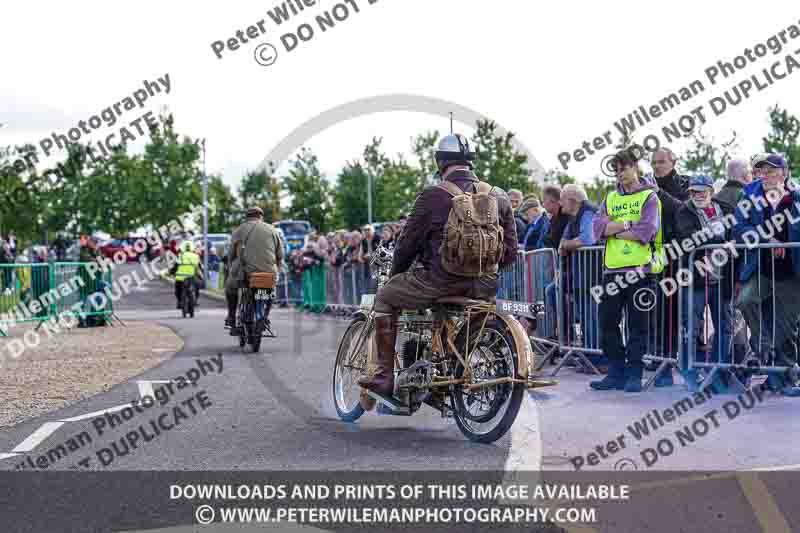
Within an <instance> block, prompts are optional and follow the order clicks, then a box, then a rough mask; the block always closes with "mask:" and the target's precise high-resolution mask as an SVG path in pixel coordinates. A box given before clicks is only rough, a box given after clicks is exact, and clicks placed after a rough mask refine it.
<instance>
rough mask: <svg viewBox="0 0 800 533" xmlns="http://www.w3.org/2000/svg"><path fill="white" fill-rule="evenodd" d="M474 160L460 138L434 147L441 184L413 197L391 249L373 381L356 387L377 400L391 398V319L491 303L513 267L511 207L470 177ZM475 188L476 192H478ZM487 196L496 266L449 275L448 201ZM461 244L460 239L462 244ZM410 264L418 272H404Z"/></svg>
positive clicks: (379, 304)
mask: <svg viewBox="0 0 800 533" xmlns="http://www.w3.org/2000/svg"><path fill="white" fill-rule="evenodd" d="M474 157H475V154H474V153H473V152H471V151H470V149H469V143H468V141H467V139H466V138H465V137H464V136H463V135H460V134H451V135H447V136H445V137H444V138H442V139H441V141H440V142H439V144H438V147H437V150H436V153H435V159H436V165H437V167H438V169H439V171H438V173H437V176H440V177H441V180H442V181H441V182H440V183H438V184H435V185H431V186H429V187H427V188H426V189H425V190H424V191H423V192H422V193H421V194H420V195H419V196H417V199H416V202H415V204H414V209H413V211H412V213H411V216H410V218H409V219H408V222H407V223H406V225H405V228H404V229H403V233H402V235H401V236H400V238H399V241H398V242H397V243H396V245H395V251H394V262H393V266H392V272H391V276H390V279H389V281H388V282H387V283H386V285H384V286H383V287H382V288H381V289H380V290H379V291H378V293H377V295H376V296H375V305H374V310H375V312H376V318H375V329H376V343H377V348H378V350H377V361H375V363H376V364H375V366H374V369H373V370H374V373H373V375H371V376H370V375H368V373H367V372H365V374H364V375H363V376H362V377H361V378H360V379H359V385H361V386H362V387H364V388H366V389H369V390H371V391H373V392H375V393H377V394H380V395H383V396H391V395H392V393H393V392H394V360H395V342H396V339H397V316H398V313H399V312H400V311H401V310H403V309H426V308H429V307H430V306H431V305H432V304H433V303H434V302H435V301H436V300H437V299H439V298H443V297H445V296H463V297H468V298H473V299H482V300H489V301H491V300H493V299H494V297H495V295H496V293H497V280H498V276H497V269H496V266H497V265H498V263H499V266H500V267H504V266H507V265H509V264H511V263H512V262H513V261H514V258H515V256H516V251H517V230H516V222H515V221H514V213H513V211H512V209H511V202H510V200H509V198H508V196H507V195H506V193H505V192H504V191H503V190H502V189H499V188H497V187H491V186H489V185H488V184H486V183H482V182H481V181H480V179H479V178H478V177H477V176H476V175H475V174H474V173H473V172H472V163H471V161H472V160H473V159H474ZM479 187H480V189H479ZM462 191H463V192H468V193H475V192H481V191H484V192H488V194H489V195H490V196H491V197H493V198H494V199H495V200H496V203H497V217H498V220H497V224H498V225H499V226H500V227H501V228H502V242H498V243H496V244H497V246H498V248H499V251H498V256H499V261H496V262H495V264H494V265H491V264H486V265H484V266H485V267H486V268H485V269H481V272H480V275H479V276H478V277H466V276H464V275H459V274H456V273H453V269H452V268H451V267H449V266H447V265H445V263H446V262H448V263H449V262H450V261H452V258H447V259H446V260H443V257H442V250H440V247H442V249H446V245H447V244H449V243H448V242H446V239H445V233H446V231H451V230H450V229H449V227H448V229H447V230H446V226H447V222H448V218H449V215H450V211H451V209H452V208H453V198H454V197H455V196H456V195H457V194H460V192H462ZM465 240H466V239H465ZM415 259H418V260H419V263H420V267H418V268H415V269H414V270H413V271H409V268H410V267H411V265H412V263H413V262H414V260H415Z"/></svg>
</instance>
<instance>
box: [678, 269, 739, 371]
mask: <svg viewBox="0 0 800 533" xmlns="http://www.w3.org/2000/svg"><path fill="white" fill-rule="evenodd" d="M690 290H691V291H692V292H693V293H694V294H693V295H692V306H691V307H692V313H693V315H694V316H693V318H692V320H693V324H692V331H690V330H689V329H688V328H689V300H688V298H689V291H690ZM706 290H707V291H708V298H706ZM684 291H685V293H684V298H685V301H684V305H683V317H682V320H683V326H684V328H685V329H684V331H686V338H685V339H684V346H688V348H687V349H685V350H684V353H683V358H684V359H683V364H684V365H686V364H687V359H686V358H687V357H688V356H689V355H690V354H695V353H696V350H697V339H698V337H699V333H702V330H701V329H700V328H701V326H702V324H703V323H704V320H703V319H704V317H705V309H706V304H708V307H709V308H710V309H711V322H712V323H713V324H714V337H713V339H711V340H712V343H711V351H710V352H709V353H708V357H709V359H708V362H709V363H731V343H732V341H733V329H732V325H733V320H732V318H733V315H732V308H731V300H730V298H725V297H723V295H722V292H721V291H722V289H721V287H720V285H719V283H716V284H713V285H708V288H707V289H706V287H700V288H694V289H684ZM706 299H707V300H708V301H706ZM695 357H696V358H695V361H697V362H705V361H706V353H705V352H700V353H696V356H695ZM684 368H686V367H685V366H684Z"/></svg>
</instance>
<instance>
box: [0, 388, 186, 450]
mask: <svg viewBox="0 0 800 533" xmlns="http://www.w3.org/2000/svg"><path fill="white" fill-rule="evenodd" d="M170 382H171V380H168V379H167V380H163V379H156V380H141V381H137V382H136V383H137V386H138V389H139V394H140V396H141V397H142V398H144V397H145V396H148V395H149V396H151V397H152V396H155V392H154V391H153V383H170ZM130 406H131V404H129V403H125V404H122V405H117V406H116V407H109V408H108V409H102V410H100V411H94V412H92V413H86V414H84V415H78V416H73V417H71V418H63V419H60V420H58V421H56V422H45V423H44V424H42V425H41V426H40V427H39V429H37V430H36V431H34V432H33V433H31V434H30V435H29V436H28V438H27V439H25V440H24V441H22V442H21V443H20V444H19V445H17V447H16V448H14V449H13V450H11V452H10V453H9V452H0V461H2V460H3V459H9V458H11V457H15V456H17V455H20V454H22V453H27V452H30V451H32V450H34V449H35V448H36V447H37V446H39V444H41V443H42V442H43V441H44V440H45V439H47V438H48V437H49V436H50V435H52V434H53V433H55V431H56V430H58V429H59V428H60V427H61V426H63V425H64V424H66V423H69V422H79V421H81V420H86V419H89V418H96V417H98V416H102V415H104V414H106V413H116V412H117V411H122V410H123V409H125V408H126V407H130Z"/></svg>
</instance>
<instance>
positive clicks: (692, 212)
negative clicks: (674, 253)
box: [675, 200, 736, 298]
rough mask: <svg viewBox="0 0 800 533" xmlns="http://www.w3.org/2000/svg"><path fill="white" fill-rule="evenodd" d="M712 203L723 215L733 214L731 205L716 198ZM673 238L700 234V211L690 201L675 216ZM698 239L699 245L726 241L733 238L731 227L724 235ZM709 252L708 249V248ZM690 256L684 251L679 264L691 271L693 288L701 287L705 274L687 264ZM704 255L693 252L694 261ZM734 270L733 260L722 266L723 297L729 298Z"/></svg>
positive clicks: (701, 227)
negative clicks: (717, 206)
mask: <svg viewBox="0 0 800 533" xmlns="http://www.w3.org/2000/svg"><path fill="white" fill-rule="evenodd" d="M712 203H716V204H717V205H719V207H720V209H721V210H722V215H723V216H726V217H727V216H728V215H731V214H733V211H734V209H733V207H732V206H730V205H729V204H726V203H724V202H719V201H716V200H712ZM675 224H676V226H675V230H676V231H675V238H676V239H677V240H678V242H681V241H683V240H684V239H686V238H692V237H693V236H695V235H698V236H699V235H701V234H702V229H703V226H702V224H701V222H700V213H699V212H698V211H697V209H696V208H695V207H694V204H693V203H692V202H686V203H685V204H683V206H682V207H681V208H680V209H679V210H678V212H677V217H676V221H675ZM696 240H697V241H699V244H701V245H707V244H722V243H724V242H728V241H731V240H733V229H732V228H731V227H727V226H726V227H725V234H724V237H722V238H719V237H712V238H708V239H707V240H706V239H703V240H701V239H700V238H699V237H698V239H696ZM709 252H710V250H709ZM690 256H691V252H685V253H684V255H683V256H682V257H681V265H682V266H683V268H687V269H689V270H690V272H691V273H692V276H693V279H694V288H695V289H701V288H703V287H704V280H705V276H704V275H703V272H701V271H699V270H698V269H697V268H696V267H695V266H694V263H693V264H691V265H689V257H690ZM705 256H706V252H705V251H699V252H696V253H695V254H694V261H695V262H696V261H702V260H703V258H704V257H705ZM735 270H736V264H735V262H734V261H731V262H730V263H729V264H727V265H725V266H724V267H723V273H724V274H723V276H722V279H721V280H720V283H721V284H722V288H723V295H724V297H725V298H730V297H731V295H732V289H733V281H734V280H735V279H736V278H735V277H734V273H735Z"/></svg>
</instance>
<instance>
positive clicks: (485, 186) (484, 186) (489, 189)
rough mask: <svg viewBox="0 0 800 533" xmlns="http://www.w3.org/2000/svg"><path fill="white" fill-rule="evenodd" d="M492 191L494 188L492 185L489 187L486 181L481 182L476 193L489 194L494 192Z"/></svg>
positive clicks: (476, 188)
mask: <svg viewBox="0 0 800 533" xmlns="http://www.w3.org/2000/svg"><path fill="white" fill-rule="evenodd" d="M492 189H494V187H492V186H491V185H489V184H488V183H486V182H485V181H479V182H478V184H477V185H476V186H475V192H476V193H486V194H489V193H490V192H492Z"/></svg>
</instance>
